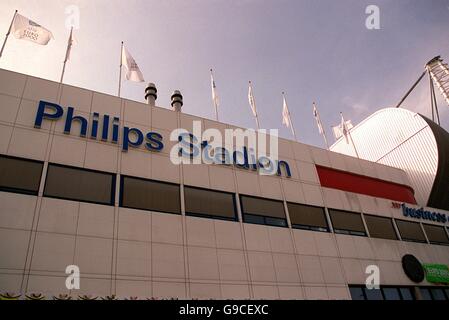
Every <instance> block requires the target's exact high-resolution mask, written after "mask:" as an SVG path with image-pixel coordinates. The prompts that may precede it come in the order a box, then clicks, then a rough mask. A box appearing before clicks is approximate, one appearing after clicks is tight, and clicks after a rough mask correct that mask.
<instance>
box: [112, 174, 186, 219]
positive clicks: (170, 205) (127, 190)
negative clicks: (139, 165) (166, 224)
mask: <svg viewBox="0 0 449 320" xmlns="http://www.w3.org/2000/svg"><path fill="white" fill-rule="evenodd" d="M120 205H121V206H123V207H127V208H133V209H142V210H150V211H158V212H168V213H177V214H179V213H181V199H180V193H179V185H176V184H170V183H163V182H158V181H152V180H145V179H138V178H131V177H125V176H123V177H122V190H121V199H120Z"/></svg>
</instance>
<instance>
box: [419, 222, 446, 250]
mask: <svg viewBox="0 0 449 320" xmlns="http://www.w3.org/2000/svg"><path fill="white" fill-rule="evenodd" d="M426 226H431V227H439V228H442V229H443V232H444V235H445V236H446V239H447V242H440V241H432V240H430V239H429V234H428V233H427V230H426ZM422 227H423V229H424V233H425V234H426V237H427V240H429V243H430V244H436V245H440V246H449V236H448V234H447V231H446V228H445V227H444V226H440V225H436V224H430V223H423V224H422Z"/></svg>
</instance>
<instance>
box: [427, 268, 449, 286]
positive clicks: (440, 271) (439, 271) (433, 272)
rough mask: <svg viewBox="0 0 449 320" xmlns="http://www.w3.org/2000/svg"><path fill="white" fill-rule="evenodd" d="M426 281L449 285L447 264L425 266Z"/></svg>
mask: <svg viewBox="0 0 449 320" xmlns="http://www.w3.org/2000/svg"><path fill="white" fill-rule="evenodd" d="M423 267H424V270H425V272H426V280H427V281H429V282H432V283H449V267H448V266H447V265H445V264H423Z"/></svg>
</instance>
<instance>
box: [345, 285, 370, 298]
mask: <svg viewBox="0 0 449 320" xmlns="http://www.w3.org/2000/svg"><path fill="white" fill-rule="evenodd" d="M349 292H350V293H351V298H352V300H366V298H365V294H364V293H363V288H361V287H349Z"/></svg>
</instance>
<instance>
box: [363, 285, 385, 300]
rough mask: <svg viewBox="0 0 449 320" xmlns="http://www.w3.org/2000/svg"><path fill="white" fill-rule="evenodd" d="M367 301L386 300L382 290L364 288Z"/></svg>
mask: <svg viewBox="0 0 449 320" xmlns="http://www.w3.org/2000/svg"><path fill="white" fill-rule="evenodd" d="M364 291H365V295H366V300H384V297H383V295H382V291H381V290H380V289H371V290H369V289H367V288H364Z"/></svg>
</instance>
